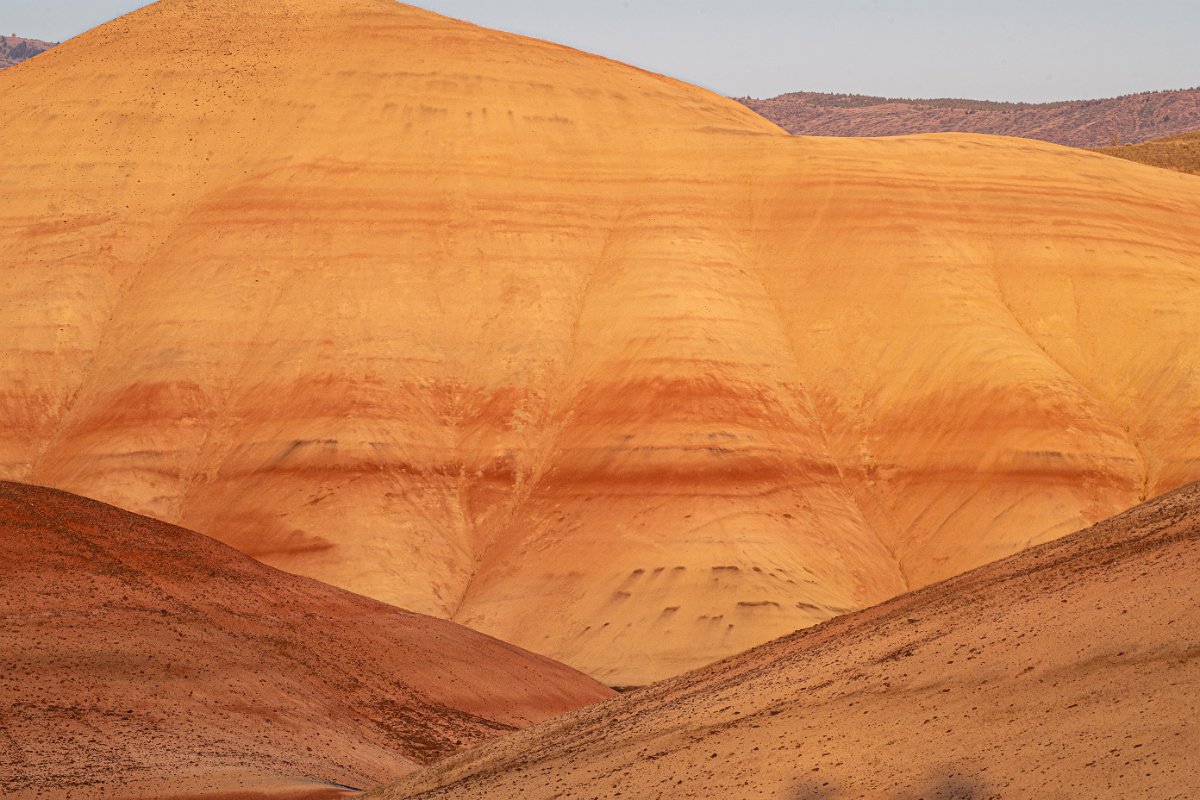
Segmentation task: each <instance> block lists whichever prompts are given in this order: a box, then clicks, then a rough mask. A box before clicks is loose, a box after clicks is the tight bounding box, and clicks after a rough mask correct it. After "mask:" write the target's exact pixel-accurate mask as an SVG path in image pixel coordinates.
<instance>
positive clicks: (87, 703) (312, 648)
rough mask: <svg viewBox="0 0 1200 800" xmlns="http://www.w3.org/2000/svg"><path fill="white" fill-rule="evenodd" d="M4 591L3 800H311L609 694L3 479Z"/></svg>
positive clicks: (486, 642)
mask: <svg viewBox="0 0 1200 800" xmlns="http://www.w3.org/2000/svg"><path fill="white" fill-rule="evenodd" d="M0 575H2V576H3V577H2V578H0V622H2V624H0V667H2V670H0V727H2V729H3V730H4V736H3V737H2V738H0V794H2V795H3V796H4V797H5V798H6V800H25V799H26V798H37V797H72V798H75V800H86V799H87V798H100V797H104V798H118V800H133V799H134V798H148V799H149V798H155V799H156V800H162V799H163V798H168V797H170V798H183V797H186V796H192V795H195V796H196V797H200V796H203V797H204V798H205V799H206V800H249V798H251V797H255V798H257V797H258V796H259V795H260V794H261V795H262V796H263V797H271V798H274V799H275V800H280V798H283V797H287V798H291V797H297V798H299V797H304V798H308V797H310V796H311V797H316V796H318V795H321V796H324V795H328V794H330V792H331V790H333V789H335V788H336V786H335V785H348V786H355V787H366V786H371V785H375V784H377V783H380V782H382V781H384V780H387V779H389V778H395V777H398V776H400V775H403V774H404V773H406V772H409V771H411V770H413V769H415V768H417V767H419V766H421V765H424V764H428V763H430V762H431V761H433V760H435V759H437V758H440V757H443V756H445V755H448V754H450V753H452V752H454V751H456V750H459V749H461V748H465V747H468V746H470V745H472V744H476V743H478V742H481V741H483V740H485V739H488V738H490V737H493V736H496V735H499V734H502V733H507V732H510V731H512V730H514V729H516V728H519V727H524V726H525V725H528V724H529V723H531V722H538V721H541V720H544V719H547V718H549V717H551V716H554V715H555V714H558V713H561V712H563V711H567V710H570V709H573V708H577V707H579V706H581V705H585V704H587V703H592V702H596V701H598V700H602V699H604V698H606V697H608V696H609V695H610V694H611V692H610V691H609V690H608V689H605V688H604V687H603V686H601V685H599V684H597V683H595V682H594V681H592V680H591V679H589V678H587V677H586V676H584V675H582V674H580V673H578V672H575V671H574V670H571V669H569V668H567V667H564V666H563V665H561V664H556V663H554V662H552V661H549V660H548V659H545V658H541V657H539V656H535V655H533V654H531V653H527V652H524V651H521V650H519V649H517V648H515V647H512V646H510V645H506V644H504V643H502V642H498V641H496V640H494V639H491V638H489V637H486V636H483V635H481V634H478V633H475V632H474V631H469V630H467V629H465V628H462V627H460V626H458V625H454V624H451V623H448V622H445V621H442V620H437V619H431V618H429V617H422V616H420V615H417V614H411V613H409V612H406V611H401V610H400V609H396V608H391V607H389V606H385V605H383V604H382V603H378V602H376V601H374V600H369V599H367V598H364V597H359V596H356V595H352V594H350V593H348V592H345V591H342V590H340V589H335V588H333V587H330V586H325V585H323V584H320V583H317V582H316V581H313V580H310V579H308V578H301V577H298V576H295V575H288V574H286V573H283V572H280V571H278V570H275V569H272V568H270V567H266V566H263V565H261V564H258V563H256V562H255V561H254V560H253V559H250V558H247V557H246V556H244V555H242V554H241V553H239V552H237V551H235V550H233V549H231V548H229V547H227V546H225V545H223V544H221V543H219V542H216V541H214V540H212V539H209V538H208V537H206V536H201V535H199V534H196V533H193V532H191V531H187V530H184V529H182V528H177V527H175V526H172V525H167V524H165V523H162V522H158V521H155V520H152V519H147V518H145V517H140V516H137V515H135V514H130V513H128V512H126V511H122V510H120V509H117V508H113V507H112V506H107V505H104V504H102V503H97V502H94V501H92V500H87V499H84V498H81V497H76V496H73V495H69V494H65V493H63V492H58V491H55V490H52V489H43V488H39V487H32V486H22V485H18V484H12V483H0Z"/></svg>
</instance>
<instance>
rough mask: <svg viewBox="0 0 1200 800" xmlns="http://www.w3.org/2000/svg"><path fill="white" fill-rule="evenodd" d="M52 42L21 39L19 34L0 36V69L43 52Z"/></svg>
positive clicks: (52, 44)
mask: <svg viewBox="0 0 1200 800" xmlns="http://www.w3.org/2000/svg"><path fill="white" fill-rule="evenodd" d="M54 44H55V43H54V42H43V41H40V40H38V39H22V38H21V37H20V36H0V69H4V68H5V67H11V66H13V65H14V64H19V63H21V62H22V61H25V60H27V59H30V58H33V57H34V56H36V55H39V54H41V53H44V52H46V51H47V50H49V49H50V48H51V47H54Z"/></svg>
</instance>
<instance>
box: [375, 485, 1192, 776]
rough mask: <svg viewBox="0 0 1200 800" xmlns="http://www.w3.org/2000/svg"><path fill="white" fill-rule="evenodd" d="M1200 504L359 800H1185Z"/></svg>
mask: <svg viewBox="0 0 1200 800" xmlns="http://www.w3.org/2000/svg"><path fill="white" fill-rule="evenodd" d="M1197 576H1200V487H1197V486H1190V487H1188V488H1186V489H1182V490H1180V491H1178V492H1175V493H1174V494H1171V495H1167V496H1166V497H1162V498H1159V499H1157V500H1155V501H1153V502H1151V503H1147V504H1145V505H1143V506H1140V507H1138V508H1136V509H1134V510H1133V511H1131V512H1129V513H1127V514H1124V515H1122V516H1120V517H1117V518H1116V519H1113V520H1110V521H1107V522H1104V523H1102V524H1100V525H1097V526H1096V527H1094V528H1092V529H1090V530H1086V531H1083V532H1081V533H1078V534H1076V535H1074V536H1070V537H1068V538H1066V539H1063V540H1060V541H1058V542H1054V543H1051V544H1048V545H1044V546H1042V547H1039V548H1037V549H1035V550H1032V551H1030V552H1027V553H1022V554H1020V555H1017V556H1014V557H1012V558H1010V559H1007V560H1005V561H1003V562H1001V563H998V564H994V565H991V566H988V567H984V568H982V569H979V570H976V571H975V572H972V573H970V574H967V575H964V576H962V577H960V578H957V579H953V580H950V581H947V582H945V583H940V584H937V585H936V586H932V587H929V588H927V589H924V590H922V591H919V592H915V593H913V594H909V595H905V596H904V597H901V598H898V599H896V600H893V601H891V602H889V603H885V604H883V605H881V606H878V607H876V608H871V609H868V610H866V611H862V612H859V613H857V614H853V615H851V616H848V617H844V618H842V619H838V620H835V621H833V622H829V623H826V624H825V625H822V626H820V627H818V628H814V629H810V630H808V631H804V632H802V633H800V634H797V635H795V636H790V637H788V638H786V639H781V640H779V641H777V642H772V643H770V644H768V645H765V646H763V647H760V648H758V649H755V650H753V651H751V652H748V653H746V654H744V655H741V656H738V657H736V658H733V659H730V660H728V661H725V662H723V663H720V664H717V665H715V666H713V667H710V668H707V669H704V670H699V671H697V672H695V673H692V674H689V675H685V676H683V677H680V678H677V679H674V680H670V681H665V682H663V683H662V684H658V685H656V686H653V687H649V688H647V689H644V690H642V691H639V692H636V693H633V694H631V695H628V696H625V697H622V698H620V699H619V700H615V701H612V702H610V703H605V704H603V705H599V706H595V707H593V708H591V709H582V710H580V711H578V712H574V713H572V714H569V715H566V716H564V717H562V718H560V719H556V720H552V721H550V722H548V723H545V724H543V725H539V726H536V727H534V728H530V729H529V730H526V731H522V732H520V733H517V734H514V735H512V736H510V737H506V738H505V739H502V740H496V741H495V742H489V743H487V744H485V745H483V746H481V747H480V748H478V749H476V750H473V751H471V752H469V753H464V754H461V755H458V756H454V757H452V758H451V759H449V760H447V761H446V762H443V763H441V764H438V765H436V766H434V767H431V768H430V769H429V770H427V771H425V772H422V773H417V774H415V775H413V776H411V777H410V778H406V779H404V780H403V781H402V782H401V783H400V784H399V785H397V786H394V787H390V788H388V789H384V790H380V791H378V792H372V793H368V795H367V797H368V798H371V799H372V800H401V799H402V798H404V800H417V798H420V799H421V800H440V798H451V797H452V798H455V800H474V798H487V799H488V800H506V798H520V800H542V799H543V798H545V800H549V798H572V799H573V800H592V799H593V798H594V800H608V799H609V798H614V797H636V798H672V799H674V798H714V799H715V798H723V799H724V800H742V798H745V800H750V799H751V798H778V799H779V800H841V799H842V798H844V799H845V800H851V799H852V798H870V799H871V800H876V799H878V800H917V798H925V799H926V800H933V799H934V798H941V799H942V800H982V799H983V798H1030V797H1056V798H1057V797H1078V798H1085V797H1088V798H1091V797H1154V798H1189V797H1195V796H1197V793H1198V792H1200V772H1198V771H1197V769H1196V759H1197V756H1196V754H1197V752H1200V728H1198V727H1197V725H1196V719H1197V713H1198V712H1200V616H1197V614H1196V608H1197V607H1198V606H1200V581H1197Z"/></svg>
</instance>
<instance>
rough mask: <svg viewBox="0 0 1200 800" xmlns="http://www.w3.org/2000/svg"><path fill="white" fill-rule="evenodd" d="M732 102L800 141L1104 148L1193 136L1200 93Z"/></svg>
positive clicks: (794, 96) (790, 97)
mask: <svg viewBox="0 0 1200 800" xmlns="http://www.w3.org/2000/svg"><path fill="white" fill-rule="evenodd" d="M739 99H740V101H741V102H743V103H745V104H746V105H747V106H749V107H750V108H752V109H754V110H755V111H757V112H758V113H759V114H762V115H763V116H764V117H766V118H767V119H769V120H771V121H772V122H775V123H777V124H779V125H780V126H782V127H783V128H786V129H787V130H788V131H790V132H791V133H794V134H800V135H804V136H900V135H904V134H912V133H939V132H949V131H960V132H963V133H988V134H996V135H1000V136H1020V137H1024V138H1027V139H1041V140H1042V141H1046V142H1055V143H1057V144H1065V145H1071V146H1073V147H1103V146H1106V145H1112V144H1125V143H1127V142H1135V143H1136V142H1145V141H1147V140H1150V139H1157V138H1160V137H1163V136H1170V135H1173V134H1178V133H1184V132H1186V131H1194V130H1197V129H1200V87H1197V88H1195V89H1181V90H1178V91H1170V92H1144V93H1142V94H1130V95H1124V96H1122V97H1113V98H1109V99H1104V100H1072V101H1067V102H1060V103H993V102H986V101H980V100H949V99H945V100H906V99H899V98H893V97H866V96H863V95H845V94H821V93H818V92H793V93H789V94H781V95H779V96H778V97H772V98H769V99H764V100H759V99H755V98H750V97H746V98H739Z"/></svg>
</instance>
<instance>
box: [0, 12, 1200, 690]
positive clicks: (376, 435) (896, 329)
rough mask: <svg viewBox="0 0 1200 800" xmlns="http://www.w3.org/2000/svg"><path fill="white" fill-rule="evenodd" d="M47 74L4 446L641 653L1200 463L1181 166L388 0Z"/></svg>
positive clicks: (435, 609) (1153, 486)
mask: <svg viewBox="0 0 1200 800" xmlns="http://www.w3.org/2000/svg"><path fill="white" fill-rule="evenodd" d="M97 64H101V65H103V69H98V68H97V66H96V65H97ZM19 73H20V74H19V77H20V78H21V79H20V80H19V81H18V80H16V79H15V77H14V76H10V75H6V74H0V97H2V98H3V99H4V100H5V101H6V103H7V104H8V106H9V107H13V108H15V107H22V108H33V109H35V110H36V111H37V113H34V114H22V115H20V116H17V117H14V118H13V119H12V120H11V121H6V124H5V126H4V128H3V130H2V131H0V145H2V146H3V152H5V153H6V157H5V159H4V160H3V166H2V167H0V186H3V187H4V189H5V191H4V192H3V193H2V194H0V239H2V241H0V245H3V246H2V247H0V254H2V255H0V269H3V271H4V275H5V280H4V282H3V284H2V285H0V292H2V293H3V294H2V295H0V299H2V300H3V304H2V305H0V308H2V309H3V311H0V315H2V316H0V325H2V326H3V330H4V331H5V334H6V337H7V341H8V343H9V347H10V354H9V356H8V357H7V358H5V359H4V361H3V363H2V364H0V369H2V370H3V376H2V380H0V391H3V393H4V394H3V406H2V408H3V418H2V419H0V424H2V425H3V429H4V430H3V436H2V437H0V448H3V449H2V450H0V453H2V463H3V468H2V470H3V474H4V475H7V476H9V477H12V478H15V479H21V480H29V481H35V482H40V483H47V484H51V485H55V486H59V487H63V488H66V489H69V490H71V491H77V492H80V493H84V494H88V495H91V496H96V497H100V498H103V499H105V500H109V501H112V502H116V503H119V504H121V505H124V506H127V507H130V508H133V509H135V510H139V511H142V512H145V513H148V514H152V515H154V516H158V517H161V518H163V519H167V520H170V521H177V522H181V523H182V524H184V525H187V526H189V527H192V528H194V529H197V530H201V531H204V532H211V533H214V534H216V535H220V536H222V537H223V538H224V539H225V540H226V541H228V542H229V543H231V544H233V545H235V546H237V547H239V548H241V549H243V550H244V551H246V552H248V553H250V554H252V555H254V556H256V557H258V558H261V559H263V560H265V561H267V562H268V563H271V564H274V565H277V566H281V567H283V568H286V569H289V570H293V571H296V572H301V573H303V574H307V575H312V576H315V577H318V578H321V579H323V580H327V581H331V582H334V583H337V584H339V585H342V586H346V587H349V588H351V589H354V590H356V591H361V592H364V593H367V594H371V595H373V596H376V597H379V598H381V599H384V600H388V601H390V602H394V603H397V604H400V605H403V606H406V607H410V608H413V609H415V610H419V611H424V612H428V613H434V614H439V615H442V616H447V617H451V618H453V619H455V620H457V621H460V622H464V623H465V624H468V625H471V626H476V627H479V628H481V629H483V630H485V631H487V632H489V633H493V634H495V635H497V636H499V637H501V638H504V639H507V640H510V641H515V642H517V643H519V644H521V645H523V646H526V647H530V648H532V649H534V650H537V651H539V652H543V653H546V654H549V655H552V656H555V657H558V658H560V659H563V660H566V661H567V662H568V663H571V664H573V665H575V666H579V667H582V668H584V669H586V670H587V671H589V672H591V673H592V674H594V675H597V676H599V677H601V678H603V679H604V680H606V681H609V682H610V683H616V684H626V683H642V682H645V681H648V680H651V679H654V678H657V677H661V676H663V675H666V674H671V673H675V672H678V671H681V670H683V669H687V668H691V667H694V666H698V665H700V664H703V663H706V662H708V661H711V660H713V659H715V658H717V657H720V656H722V655H726V654H729V653H731V652H735V651H737V650H740V649H744V648H746V647H748V646H751V645H753V644H756V643H758V642H761V641H764V640H765V639H768V638H770V637H772V636H775V635H778V634H780V633H783V632H786V631H790V630H792V629H794V628H796V627H800V626H804V625H808V624H812V623H814V622H818V621H820V620H823V619H826V618H828V617H829V616H831V615H834V614H837V613H841V612H843V611H846V610H850V609H854V608H859V607H861V606H863V605H864V604H868V603H872V602H876V601H878V600H881V599H883V598H886V597H889V596H892V595H894V594H896V593H898V592H900V591H902V590H903V589H904V588H905V587H906V586H916V585H919V584H921V583H923V582H926V581H929V580H933V579H936V578H939V577H944V576H946V575H949V574H953V573H956V572H958V571H961V570H962V569H965V568H968V567H971V566H975V565H977V564H980V563H984V562H986V561H989V560H991V559H994V558H997V557H999V556H1002V555H1006V554H1008V553H1011V552H1013V551H1014V550H1017V549H1019V548H1021V547H1024V546H1026V545H1028V544H1030V543H1032V542H1036V541H1040V540H1044V539H1048V538H1051V537H1053V536H1056V535H1059V534H1062V533H1066V532H1068V531H1070V530H1073V529H1076V528H1079V527H1081V526H1082V525H1084V524H1087V523H1089V522H1091V521H1094V520H1096V519H1099V518H1102V517H1105V516H1108V515H1110V514H1112V513H1114V512H1116V511H1119V510H1121V509H1123V508H1126V507H1128V506H1130V505H1132V504H1134V503H1136V502H1137V501H1138V499H1139V498H1140V497H1142V496H1143V495H1145V494H1153V493H1154V492H1156V491H1158V490H1160V489H1162V488H1167V487H1170V486H1174V485H1177V484H1179V483H1181V482H1183V481H1185V480H1187V479H1188V478H1191V477H1200V475H1198V473H1200V464H1198V463H1197V461H1196V458H1197V455H1198V454H1200V422H1197V420H1200V416H1198V415H1197V413H1196V412H1197V410H1198V409H1197V405H1198V404H1200V391H1197V389H1198V388H1200V386H1198V385H1197V384H1198V378H1197V373H1196V366H1197V365H1200V352H1198V348H1200V345H1198V344H1197V342H1200V336H1198V335H1197V334H1200V282H1198V279H1200V188H1198V187H1196V186H1195V185H1194V183H1195V182H1194V181H1192V180H1191V179H1190V178H1187V177H1185V176H1174V175H1168V174H1163V173H1159V172H1156V171H1154V170H1149V169H1145V168H1142V167H1138V166H1135V165H1130V164H1124V163H1120V162H1116V161H1113V160H1110V159H1105V158H1102V157H1100V156H1096V155H1092V154H1087V153H1080V152H1076V151H1071V150H1066V149H1062V148H1057V147H1053V146H1048V145H1039V144H1034V143H1029V142H1024V141H1018V140H1003V139H992V138H987V137H973V136H935V137H915V138H907V139H890V140H824V139H795V138H791V137H788V136H786V135H785V134H784V133H783V132H782V131H780V130H779V129H778V128H775V127H774V126H773V125H771V124H770V123H767V122H766V121H764V120H762V119H760V118H758V117H755V116H754V115H752V114H751V113H750V112H749V111H748V110H746V109H744V108H742V107H741V106H739V105H737V104H736V103H733V102H732V101H728V100H725V99H722V98H719V97H716V96H715V95H712V94H710V93H707V92H705V91H702V90H700V89H696V88H694V87H689V86H686V85H683V84H680V83H677V82H674V81H671V80H668V79H665V78H661V77H658V76H654V75H651V74H648V73H644V72H641V71H638V70H635V69H632V68H630V67H626V66H623V65H619V64H615V63H613V62H609V61H605V60H603V59H600V58H597V57H594V56H589V55H585V54H581V53H578V52H575V51H571V50H568V49H565V48H561V47H558V46H555V45H550V44H545V43H540V42H534V41H531V40H527V39H521V38H518V37H514V36H510V35H507V34H500V33H495V32H491V31H486V30H483V29H479V28H475V27H472V26H469V25H466V24H464V23H459V22H454V21H450V20H447V19H444V18H442V17H438V16H435V15H432V14H428V13H426V12H423V11H418V10H415V9H411V8H408V7H405V6H400V5H396V4H393V3H391V2H390V0H380V1H379V2H366V0H363V1H361V2H353V1H350V0H323V1H322V2H318V1H317V0H285V1H284V2H275V3H265V2H249V3H219V2H215V1H213V2H205V3H183V2H170V1H168V2H163V3H158V4H156V5H154V6H152V7H150V8H148V9H146V10H144V11H141V12H138V13H136V14H133V15H131V16H129V17H127V18H124V19H123V20H119V21H118V22H116V23H113V24H111V25H109V26H105V27H103V28H100V29H98V30H96V31H93V32H92V33H90V34H88V35H86V36H84V37H80V38H79V39H76V40H73V41H71V42H68V43H67V44H65V45H63V46H62V47H60V48H56V49H55V50H53V51H51V52H50V53H48V54H47V55H46V56H44V57H42V58H40V59H39V60H38V62H37V63H33V64H29V65H27V66H26V67H25V68H23V69H22V70H20V71H19ZM47 120H49V121H47Z"/></svg>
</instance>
